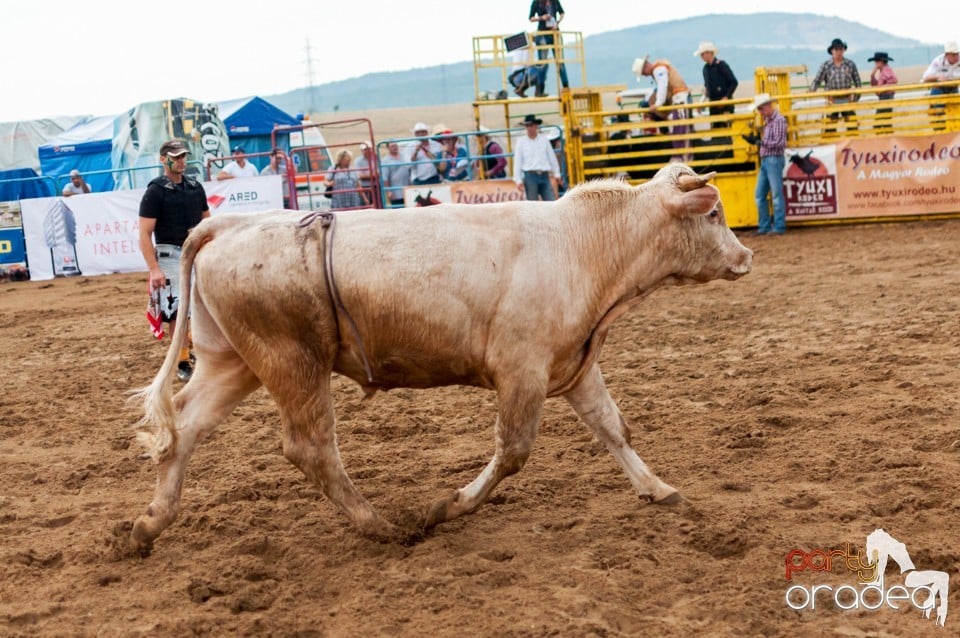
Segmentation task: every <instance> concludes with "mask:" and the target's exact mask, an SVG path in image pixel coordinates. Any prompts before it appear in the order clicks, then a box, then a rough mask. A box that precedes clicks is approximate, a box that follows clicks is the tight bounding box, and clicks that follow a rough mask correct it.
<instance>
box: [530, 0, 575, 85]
mask: <svg viewBox="0 0 960 638" xmlns="http://www.w3.org/2000/svg"><path fill="white" fill-rule="evenodd" d="M562 20H563V6H562V5H561V4H560V0H533V2H531V3H530V22H536V23H537V35H535V36H534V38H533V41H534V42H535V43H536V44H537V46H538V47H543V48H538V49H537V57H538V58H539V59H540V60H546V59H547V55H548V53H550V52H553V58H554V60H556V61H557V73H558V74H559V75H560V84H561V85H562V86H563V88H568V87H569V86H570V84H569V82H567V65H566V64H564V63H563V43H562V42H561V41H560V22H561V21H562ZM542 69H543V78H544V79H546V76H547V67H546V65H544V66H543V67H542Z"/></svg>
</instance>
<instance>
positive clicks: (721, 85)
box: [693, 42, 740, 128]
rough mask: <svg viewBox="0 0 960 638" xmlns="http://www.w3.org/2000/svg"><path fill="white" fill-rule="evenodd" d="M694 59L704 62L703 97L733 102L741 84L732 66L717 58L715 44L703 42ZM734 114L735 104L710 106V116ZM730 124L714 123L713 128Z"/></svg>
mask: <svg viewBox="0 0 960 638" xmlns="http://www.w3.org/2000/svg"><path fill="white" fill-rule="evenodd" d="M693 56H694V57H698V58H700V59H701V60H703V95H704V96H705V97H706V99H707V100H709V101H711V102H715V101H717V100H732V99H733V93H734V91H736V90H737V86H739V84H740V83H739V82H738V81H737V76H735V75H734V74H733V70H732V69H731V68H730V65H729V64H727V63H726V62H724V61H723V60H721V59H720V58H718V57H717V47H716V45H714V44H713V42H701V43H700V46H699V47H697V50H696V51H694V52H693ZM730 113H733V104H727V105H725V106H714V105H711V106H710V115H727V114H730ZM727 126H730V122H728V121H725V122H713V123H711V124H710V127H711V128H719V127H727Z"/></svg>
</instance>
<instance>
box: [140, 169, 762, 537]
mask: <svg viewBox="0 0 960 638" xmlns="http://www.w3.org/2000/svg"><path fill="white" fill-rule="evenodd" d="M708 179H709V176H708V177H705V178H701V177H698V176H696V174H695V173H694V172H693V171H692V170H691V169H690V168H689V167H686V166H684V165H681V164H671V165H668V166H667V167H665V168H663V169H662V170H661V171H660V172H659V173H658V174H657V176H656V178H655V179H654V180H652V181H650V182H648V183H647V184H644V185H642V186H638V187H631V186H629V185H627V184H624V183H621V182H614V181H603V182H595V183H590V184H585V185H581V186H578V187H577V188H575V189H573V190H572V191H571V192H570V193H568V194H567V195H566V196H564V197H563V198H562V199H561V200H559V201H558V202H550V203H543V202H514V203H507V204H491V205H441V206H436V207H430V208H426V209H419V210H416V211H404V212H395V211H362V212H352V213H345V214H341V215H339V216H338V217H337V219H336V222H335V224H334V227H333V230H334V235H333V239H332V253H331V254H332V261H333V272H334V277H335V281H336V285H337V287H338V289H339V293H340V296H341V298H342V302H343V308H344V309H345V310H346V313H349V315H350V316H351V317H352V319H353V320H354V322H355V325H356V330H357V334H359V335H360V342H361V343H358V342H357V340H356V339H355V338H354V336H353V329H352V328H351V326H350V325H349V321H348V320H347V318H346V314H345V313H344V312H343V310H339V311H338V310H337V309H336V307H335V304H334V303H333V300H332V299H331V295H330V293H329V290H328V286H327V283H326V280H325V273H324V268H323V263H324V259H323V255H324V250H325V247H324V246H325V234H324V231H323V228H322V227H321V225H320V224H319V223H312V224H307V225H305V226H303V225H300V224H298V222H299V220H300V219H301V218H302V217H303V215H302V214H300V213H290V212H284V213H274V214H270V215H265V216H258V217H252V216H231V215H222V216H218V217H216V218H213V219H210V220H206V221H204V222H203V223H201V224H200V225H199V226H198V227H197V228H196V229H195V230H194V231H193V232H192V233H191V236H190V238H189V239H188V241H187V243H186V244H185V245H184V256H183V259H182V277H183V281H184V282H189V281H190V269H191V267H193V268H194V270H195V276H194V285H195V292H194V297H193V299H192V302H191V303H192V304H193V305H192V316H191V322H192V326H193V340H194V348H195V351H196V354H197V366H196V371H195V372H194V376H193V378H192V379H191V380H190V382H189V383H187V385H186V386H184V387H183V388H182V389H181V390H180V392H178V393H177V394H176V396H173V387H172V386H173V381H172V377H173V371H174V368H175V364H176V353H177V351H178V349H179V348H180V347H181V345H182V344H183V342H184V340H185V330H182V329H180V326H182V325H183V322H181V323H179V324H178V331H177V333H176V334H175V335H174V337H173V343H172V344H171V346H170V351H169V352H168V355H167V358H166V360H165V361H164V364H163V367H162V368H161V370H160V371H159V372H158V374H157V376H156V378H155V379H154V381H153V383H152V384H151V385H150V386H148V387H147V388H144V389H143V390H142V391H140V393H139V394H138V396H139V397H140V398H142V400H143V401H144V406H145V413H146V416H145V418H144V421H145V422H146V423H147V424H148V425H150V426H153V432H152V433H151V434H146V433H144V437H143V440H144V442H145V443H146V444H147V446H148V449H149V452H150V454H151V455H152V456H153V457H154V458H155V459H156V460H157V461H158V462H159V475H158V482H157V487H156V492H155V494H154V498H153V501H152V502H151V503H150V505H149V506H148V507H147V510H146V513H145V514H144V515H142V516H140V518H138V519H137V521H136V523H135V525H134V529H133V533H132V542H133V545H134V547H135V548H136V549H137V550H139V551H140V552H142V553H146V552H148V551H149V550H150V547H151V546H152V542H153V540H154V539H155V538H156V537H157V536H158V535H159V534H160V533H161V532H162V531H163V529H165V528H166V527H167V526H169V525H170V524H171V523H172V522H173V521H174V520H175V519H176V517H177V515H178V513H179V508H180V492H181V487H182V481H183V476H184V472H185V469H186V464H187V462H188V460H189V457H190V455H191V453H192V451H193V449H194V446H195V445H196V443H197V442H198V441H200V440H203V437H205V436H206V435H207V434H209V432H211V431H212V430H213V429H214V428H215V427H216V426H217V425H218V424H219V423H220V422H221V421H222V420H223V419H224V418H225V417H226V416H227V415H228V414H229V413H230V412H231V411H232V410H233V409H234V408H235V407H236V406H237V404H239V403H240V401H241V400H242V399H243V398H244V397H245V396H247V395H248V394H249V393H250V392H252V391H253V390H255V389H256V388H257V387H259V386H260V385H263V386H265V387H266V388H267V390H268V391H269V392H270V393H271V395H272V396H273V397H274V399H275V400H276V402H277V404H278V407H279V409H280V415H281V419H282V421H283V428H284V429H283V450H284V454H285V455H286V456H287V458H288V459H290V461H291V462H293V463H294V464H295V465H296V466H297V467H299V468H300V469H301V470H302V471H303V472H304V474H305V475H306V476H307V477H308V478H310V479H311V480H313V481H315V482H316V483H317V484H318V485H319V486H320V487H321V488H322V489H323V491H324V493H325V494H326V495H327V497H328V498H330V500H331V501H332V502H334V503H335V504H336V505H337V506H338V507H339V508H340V510H341V511H343V512H344V514H345V515H346V516H348V517H349V519H350V520H351V521H352V522H353V523H354V525H356V526H357V527H358V528H359V529H360V530H361V531H362V532H364V533H366V534H368V535H370V536H373V537H377V538H381V539H392V538H397V537H398V535H400V534H402V533H404V534H410V533H418V532H422V531H423V530H424V529H429V528H432V527H433V526H434V525H436V524H438V523H441V522H443V521H446V520H450V519H452V518H455V517H457V516H459V515H461V514H464V513H467V512H471V511H473V510H474V509H476V508H477V507H478V506H479V505H480V504H481V503H483V502H484V500H485V499H486V498H487V497H488V496H489V494H490V492H491V490H492V489H493V488H494V487H495V486H496V485H497V483H499V482H500V481H501V480H502V479H503V478H504V477H506V476H509V475H510V474H512V473H514V472H516V471H518V470H519V469H520V468H521V467H522V466H523V464H524V462H525V461H526V460H527V458H528V456H529V454H530V451H531V448H532V445H533V442H534V439H535V437H536V434H537V428H538V425H539V421H540V416H541V410H542V407H543V403H544V400H545V399H546V397H548V396H558V395H562V396H564V397H565V398H566V399H567V401H568V402H569V403H570V404H571V406H572V407H573V408H574V410H575V411H576V412H577V414H578V415H579V416H580V418H581V419H582V420H583V421H584V422H585V423H586V424H587V426H588V427H590V429H591V430H592V431H593V433H594V434H595V435H596V436H597V437H598V439H599V440H600V441H602V442H603V444H604V445H605V446H606V447H607V449H609V450H610V452H611V453H612V454H613V455H614V457H615V458H616V460H617V462H619V463H620V465H621V466H622V467H623V468H624V470H625V471H626V473H627V476H628V478H629V480H630V482H631V483H632V484H633V486H634V488H635V489H636V490H637V492H638V494H640V495H641V496H643V497H645V498H648V499H650V500H652V501H654V502H674V501H676V500H678V494H677V492H676V490H675V489H674V488H672V487H670V486H669V485H667V484H666V483H664V482H663V481H661V480H660V479H659V478H657V476H656V475H654V474H653V473H652V472H651V471H650V470H649V469H648V468H647V466H646V465H645V464H644V463H643V461H642V460H641V459H640V457H639V456H638V455H637V454H636V452H635V451H634V450H633V448H632V447H631V446H630V440H629V439H630V433H629V430H628V429H627V427H626V425H625V423H624V422H623V418H622V417H621V415H620V411H619V409H618V408H617V406H616V405H615V403H614V402H613V399H612V398H611V397H610V395H609V393H608V391H607V389H606V386H605V385H604V382H603V379H602V376H601V373H600V369H599V367H598V365H597V359H598V357H599V353H600V348H601V346H602V344H603V341H604V338H605V336H606V333H607V330H608V329H609V326H610V325H611V323H612V322H613V320H615V319H616V318H617V317H619V316H620V315H622V314H623V312H624V311H625V310H626V308H627V306H628V304H629V303H630V302H632V301H635V300H637V299H639V298H642V297H643V296H645V295H647V294H649V293H650V292H652V291H653V290H655V289H657V288H659V287H661V286H664V285H670V284H673V285H680V284H686V283H696V282H707V281H710V280H713V279H718V278H723V279H736V278H738V277H740V276H742V275H744V274H746V273H747V272H749V270H750V268H751V261H752V253H751V252H750V250H749V249H747V248H745V247H744V246H743V245H742V244H740V242H739V241H738V240H737V238H736V236H735V235H734V234H733V233H732V232H731V231H730V229H729V228H727V226H726V224H725V222H724V215H723V208H722V204H721V203H720V198H719V192H718V191H717V189H716V188H714V187H713V186H711V185H709V184H708V183H707V180H708ZM185 308H186V306H185ZM361 345H362V348H363V350H364V351H365V352H366V355H367V359H368V361H369V364H370V366H371V371H372V377H373V380H372V382H370V381H369V380H368V379H367V376H366V373H365V369H364V363H363V357H362V356H361V354H360V351H361ZM334 371H336V372H338V373H340V374H343V375H346V376H348V377H350V378H352V379H353V380H355V381H356V382H357V383H359V384H361V385H362V386H363V387H364V388H365V390H366V391H367V392H368V394H372V393H373V392H375V391H376V390H378V389H389V388H394V387H417V388H426V387H434V386H439V385H449V384H462V385H474V386H479V387H484V388H490V389H493V390H496V391H497V394H498V415H497V421H496V426H495V436H496V451H495V453H494V456H493V458H492V459H491V461H490V462H489V464H488V465H487V466H486V468H485V469H484V470H483V471H482V472H481V473H480V475H479V476H478V477H477V478H476V479H475V480H474V481H473V482H471V483H470V484H469V485H467V486H465V487H463V488H461V489H459V490H457V491H456V492H454V493H453V494H452V495H451V496H447V497H445V498H441V499H439V500H438V501H436V502H435V503H434V504H433V505H432V506H431V507H430V508H429V511H427V513H426V514H425V516H424V518H423V520H422V521H421V523H420V525H419V526H418V529H417V530H406V531H404V532H401V531H400V530H397V529H396V528H395V527H394V526H393V525H392V524H391V523H388V522H387V521H385V520H384V519H382V518H381V517H380V516H379V515H378V514H377V513H376V512H375V511H374V510H373V508H372V507H371V506H370V504H369V503H368V502H367V501H366V500H365V499H364V498H363V497H362V496H361V495H360V494H359V493H358V492H357V490H356V489H355V488H354V486H353V484H352V483H351V481H350V479H349V477H348V476H347V474H346V472H345V471H344V468H343V464H342V463H341V460H340V455H339V451H338V449H337V443H336V432H335V421H334V414H333V405H332V401H331V397H330V375H331V373H332V372H334Z"/></svg>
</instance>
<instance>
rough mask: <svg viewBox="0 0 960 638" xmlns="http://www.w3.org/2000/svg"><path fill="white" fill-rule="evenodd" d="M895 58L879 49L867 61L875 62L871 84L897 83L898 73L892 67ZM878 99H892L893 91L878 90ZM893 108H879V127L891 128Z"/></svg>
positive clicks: (885, 84) (887, 84)
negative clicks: (891, 63)
mask: <svg viewBox="0 0 960 638" xmlns="http://www.w3.org/2000/svg"><path fill="white" fill-rule="evenodd" d="M892 60H893V58H891V57H890V56H889V55H887V54H886V52H885V51H877V52H876V53H874V54H873V57H872V58H868V59H867V62H873V72H871V73H870V86H889V85H892V84H896V83H897V74H896V73H894V72H893V69H892V68H890V62H891V61H892ZM877 99H879V100H892V99H893V91H877ZM892 112H893V109H890V108H887V109H877V120H879V122H878V123H877V128H890V113H892Z"/></svg>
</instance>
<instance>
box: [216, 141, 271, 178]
mask: <svg viewBox="0 0 960 638" xmlns="http://www.w3.org/2000/svg"><path fill="white" fill-rule="evenodd" d="M259 174H260V173H258V172H257V167H256V166H254V165H253V164H251V163H250V162H248V161H247V153H246V151H244V150H243V147H242V146H235V147H233V161H231V162H230V163H229V164H227V165H226V166H224V167H223V170H222V171H220V173H219V174H218V175H217V179H218V180H224V179H233V178H235V177H256V176H257V175H259Z"/></svg>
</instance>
